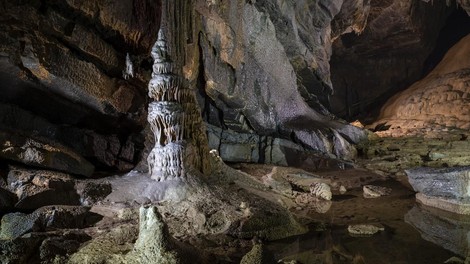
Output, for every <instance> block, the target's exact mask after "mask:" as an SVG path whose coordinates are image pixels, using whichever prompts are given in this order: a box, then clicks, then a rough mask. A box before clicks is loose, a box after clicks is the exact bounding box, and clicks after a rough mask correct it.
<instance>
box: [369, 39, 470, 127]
mask: <svg viewBox="0 0 470 264" xmlns="http://www.w3.org/2000/svg"><path fill="white" fill-rule="evenodd" d="M469 55H470V35H468V36H466V37H465V38H463V39H462V40H461V41H459V42H458V43H457V44H456V45H455V46H454V47H452V49H450V50H449V51H448V52H447V54H446V55H445V57H444V59H443V60H442V61H441V62H440V63H439V65H438V66H437V67H436V68H435V69H434V70H433V71H432V72H431V73H430V74H429V75H428V76H426V77H425V78H424V79H422V80H421V81H419V82H416V83H415V84H413V85H412V86H411V87H409V88H408V89H406V90H405V91H403V92H401V93H399V94H397V95H395V96H394V97H392V98H391V99H390V100H389V101H388V102H387V103H386V104H385V106H384V107H383V108H382V110H381V114H380V117H379V119H378V120H377V121H376V124H380V123H386V124H387V125H388V126H390V127H389V128H388V130H387V131H383V132H381V133H382V134H384V135H391V136H402V135H410V134H416V133H418V134H420V133H422V132H423V130H424V129H427V128H430V129H431V131H433V130H436V131H447V130H449V129H460V130H462V131H467V130H468V129H469V128H470V109H469V108H468V104H469V103H470V87H469V86H468V82H469V78H470V72H469V70H468V68H469V67H470V64H469V62H468V61H467V60H465V59H464V58H465V57H468V56H469Z"/></svg>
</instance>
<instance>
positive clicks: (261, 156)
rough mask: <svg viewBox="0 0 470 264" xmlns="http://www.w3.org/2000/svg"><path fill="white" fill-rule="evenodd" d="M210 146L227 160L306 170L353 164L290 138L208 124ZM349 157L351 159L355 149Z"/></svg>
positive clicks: (342, 166) (343, 166)
mask: <svg viewBox="0 0 470 264" xmlns="http://www.w3.org/2000/svg"><path fill="white" fill-rule="evenodd" d="M207 136H208V140H209V148H210V149H215V150H217V151H218V152H219V155H220V157H222V159H223V160H224V161H226V162H245V163H265V164H275V165H281V166H293V167H299V168H305V169H307V170H321V169H333V168H336V169H338V168H345V167H350V166H351V163H350V162H347V161H341V160H338V159H334V158H330V157H324V156H323V155H322V153H320V152H318V151H314V150H310V149H309V148H308V147H304V146H302V145H301V144H296V143H294V142H292V141H290V140H287V139H282V138H276V137H270V136H260V135H257V134H255V133H238V132H235V131H233V130H230V129H221V128H218V127H216V126H213V125H210V124H207ZM350 151H351V152H350V153H349V155H348V157H343V158H345V159H348V160H349V161H351V160H352V159H353V158H354V157H355V155H356V152H355V149H351V150H350Z"/></svg>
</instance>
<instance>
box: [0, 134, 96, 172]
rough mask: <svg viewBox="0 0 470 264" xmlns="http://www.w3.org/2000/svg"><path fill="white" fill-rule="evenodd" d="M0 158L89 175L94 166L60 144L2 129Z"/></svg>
mask: <svg viewBox="0 0 470 264" xmlns="http://www.w3.org/2000/svg"><path fill="white" fill-rule="evenodd" d="M0 158H3V159H7V160H12V161H16V162H20V163H23V164H25V165H29V166H36V167H42V168H47V169H53V170H58V171H64V172H68V173H71V174H78V175H82V176H86V177H89V176H91V175H92V173H93V170H94V167H93V165H91V164H90V163H89V162H88V161H87V160H85V159H84V158H83V157H82V156H80V155H78V154H77V153H75V152H74V151H72V150H70V149H68V148H66V147H64V146H60V145H51V144H46V143H43V142H41V141H39V140H36V139H32V138H27V137H23V136H21V135H19V134H10V133H8V132H4V131H0Z"/></svg>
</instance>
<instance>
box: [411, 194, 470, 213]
mask: <svg viewBox="0 0 470 264" xmlns="http://www.w3.org/2000/svg"><path fill="white" fill-rule="evenodd" d="M416 200H417V201H418V202H420V203H422V204H424V205H427V206H430V207H435V208H439V209H442V210H446V211H449V212H453V213H456V214H463V215H470V203H464V202H462V201H461V200H457V199H449V198H443V197H432V196H428V195H425V194H422V193H417V194H416Z"/></svg>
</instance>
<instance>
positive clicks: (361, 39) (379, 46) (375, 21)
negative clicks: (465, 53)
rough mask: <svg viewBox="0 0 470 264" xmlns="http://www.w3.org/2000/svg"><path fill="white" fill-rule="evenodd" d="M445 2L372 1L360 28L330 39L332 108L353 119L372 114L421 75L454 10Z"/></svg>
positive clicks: (339, 114) (335, 112)
mask: <svg viewBox="0 0 470 264" xmlns="http://www.w3.org/2000/svg"><path fill="white" fill-rule="evenodd" d="M446 2H447V3H449V2H450V1H433V2H432V3H431V2H429V3H426V2H424V1H421V0H417V1H409V0H394V1H370V12H369V16H368V18H367V25H366V27H365V28H364V30H363V32H362V33H361V34H354V33H351V34H345V35H343V36H340V37H338V38H337V40H336V41H335V42H334V43H333V48H332V50H333V56H332V57H331V62H330V64H331V72H332V74H331V80H332V83H333V86H334V90H335V94H334V95H333V96H332V97H331V109H332V112H333V113H334V114H336V115H338V116H340V117H343V118H348V119H352V120H354V119H353V118H357V117H358V116H359V117H366V116H367V117H368V118H373V117H372V116H371V112H372V111H373V110H374V109H375V108H377V107H380V106H381V105H383V103H384V102H385V101H386V100H387V99H388V98H390V97H391V96H392V95H394V94H395V93H397V92H398V91H401V90H403V89H405V88H406V87H408V86H409V85H411V84H412V83H413V82H415V81H417V80H419V79H420V78H421V77H422V73H423V71H424V70H423V68H424V66H423V65H424V63H425V61H426V59H427V58H428V56H429V55H430V54H431V52H432V51H433V48H434V45H435V43H436V40H437V39H438V35H439V30H440V29H441V28H442V27H443V25H444V24H445V23H446V19H447V17H448V16H449V15H450V14H451V13H452V12H453V11H455V9H456V8H455V6H448V5H447V4H446ZM368 121H370V120H368Z"/></svg>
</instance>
